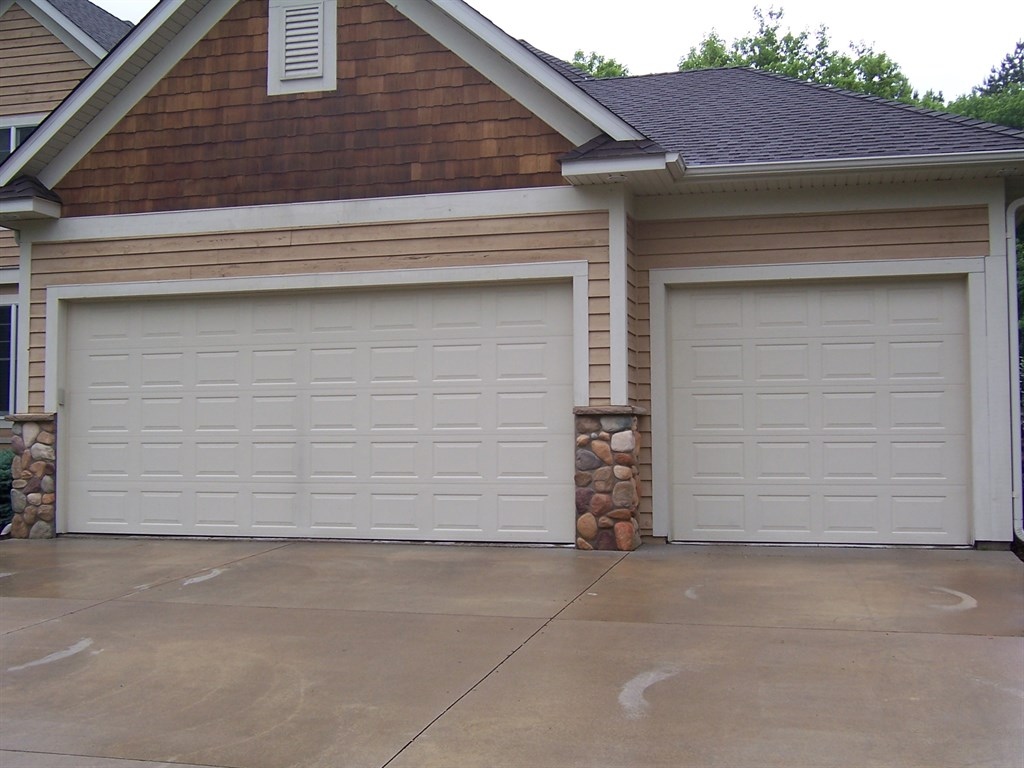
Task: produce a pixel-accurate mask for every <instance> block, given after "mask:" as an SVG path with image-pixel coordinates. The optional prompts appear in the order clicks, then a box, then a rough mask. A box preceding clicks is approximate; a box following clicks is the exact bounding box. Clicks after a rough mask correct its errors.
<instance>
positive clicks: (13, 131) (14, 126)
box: [0, 115, 46, 158]
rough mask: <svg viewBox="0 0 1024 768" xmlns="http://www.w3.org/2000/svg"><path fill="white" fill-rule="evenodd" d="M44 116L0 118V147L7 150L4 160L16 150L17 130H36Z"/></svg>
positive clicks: (17, 143)
mask: <svg viewBox="0 0 1024 768" xmlns="http://www.w3.org/2000/svg"><path fill="white" fill-rule="evenodd" d="M45 117H46V115H13V116H9V117H0V147H3V148H5V149H6V150H7V155H4V156H3V157H4V158H6V157H7V156H9V155H10V154H12V153H13V152H14V150H16V149H17V148H18V145H19V142H18V140H17V135H18V133H17V131H18V129H19V128H37V127H39V124H40V123H41V122H43V119H44V118H45Z"/></svg>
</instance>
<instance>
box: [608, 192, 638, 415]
mask: <svg viewBox="0 0 1024 768" xmlns="http://www.w3.org/2000/svg"><path fill="white" fill-rule="evenodd" d="M624 198H625V192H624V191H622V192H620V197H619V199H618V200H617V201H616V204H615V205H613V206H612V207H611V210H610V211H609V212H608V283H609V291H608V293H609V301H608V304H609V323H610V325H609V327H610V329H611V404H612V405H632V403H630V402H629V256H628V253H627V249H628V242H627V239H628V233H627V231H626V203H625V199H624Z"/></svg>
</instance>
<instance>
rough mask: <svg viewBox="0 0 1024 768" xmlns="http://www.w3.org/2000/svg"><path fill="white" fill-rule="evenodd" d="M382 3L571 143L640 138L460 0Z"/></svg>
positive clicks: (636, 132)
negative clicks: (605, 137)
mask: <svg viewBox="0 0 1024 768" xmlns="http://www.w3.org/2000/svg"><path fill="white" fill-rule="evenodd" d="M388 2H389V3H391V5H392V6H394V8H395V9H396V10H397V11H398V12H399V13H401V14H402V15H403V16H405V17H407V18H408V19H410V20H411V21H412V22H414V23H415V24H416V25H417V26H418V27H420V28H421V29H422V30H424V31H425V32H426V33H427V34H429V35H431V36H432V37H434V38H435V39H436V40H438V41H439V42H440V43H442V44H443V45H445V46H446V47H447V48H448V49H450V50H451V51H452V52H453V53H455V54H456V55H458V56H459V57H461V58H462V59H463V60H464V61H466V62H467V63H468V64H469V65H470V66H472V67H473V68H474V69H476V70H477V71H478V72H480V73H481V74H482V75H484V76H485V77H486V78H487V79H489V80H490V81H491V82H493V83H494V84H495V85H497V86H498V87H499V88H501V89H502V90H503V91H505V92H506V93H508V94H509V95H510V96H511V97H512V98H514V99H515V100H516V101H518V102H519V103H520V104H522V105H523V106H525V107H526V108H527V109H529V110H530V111H531V112H533V113H534V114H536V115H537V116H538V117H540V119H542V120H543V121H544V122H546V123H547V124H548V125H550V126H551V127H552V128H554V129H555V130H556V131H558V132H559V133H560V134H562V135H563V136H564V137H565V138H567V139H568V140H569V141H571V142H573V143H574V144H577V145H579V144H585V143H586V142H588V141H590V139H593V138H594V137H595V136H598V135H600V134H601V133H606V134H608V135H609V136H611V137H612V138H613V139H618V140H625V139H641V138H643V136H642V135H641V134H640V133H639V132H638V131H637V130H636V129H635V128H633V127H632V126H631V125H629V124H628V123H626V122H625V121H624V120H622V119H621V118H620V117H618V116H617V115H615V114H614V113H613V112H611V110H609V109H608V108H607V107H605V106H603V105H602V104H600V103H598V102H597V101H596V100H595V99H593V98H592V97H591V96H589V95H588V94H587V93H585V92H584V91H583V90H581V89H580V88H577V87H576V86H575V85H573V84H572V83H571V82H569V81H568V80H567V79H566V78H564V77H562V76H561V75H560V74H558V73H557V72H555V71H554V70H553V69H551V67H549V66H548V65H547V64H545V63H544V62H543V61H541V60H540V59H538V58H537V57H536V56H534V55H533V54H532V53H531V52H530V51H528V50H527V49H525V48H524V47H523V46H522V45H520V43H519V42H518V41H516V40H513V39H512V38H511V37H510V36H509V35H508V34H506V33H505V32H504V31H502V30H501V29H499V28H498V27H496V26H495V25H494V24H493V23H491V22H490V21H489V20H488V19H486V18H485V17H484V16H482V15H480V13H478V12H477V11H476V10H474V9H473V8H471V7H470V6H469V5H467V4H466V3H464V2H462V1H461V0H388Z"/></svg>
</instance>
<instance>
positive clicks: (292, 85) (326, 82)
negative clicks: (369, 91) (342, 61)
mask: <svg viewBox="0 0 1024 768" xmlns="http://www.w3.org/2000/svg"><path fill="white" fill-rule="evenodd" d="M303 10H308V11H310V12H312V13H316V14H319V20H320V29H319V59H318V61H317V62H316V66H315V67H312V68H311V70H312V71H311V72H310V73H308V74H303V73H299V74H291V73H289V72H287V69H286V65H285V58H286V52H287V51H286V48H287V41H286V36H285V26H286V23H287V18H288V17H289V16H290V15H292V14H295V13H296V12H300V11H303ZM337 87H338V3H337V0H270V18H269V40H268V49H267V93H268V94H269V95H270V96H280V95H284V94H291V93H314V92H317V91H333V90H336V89H337Z"/></svg>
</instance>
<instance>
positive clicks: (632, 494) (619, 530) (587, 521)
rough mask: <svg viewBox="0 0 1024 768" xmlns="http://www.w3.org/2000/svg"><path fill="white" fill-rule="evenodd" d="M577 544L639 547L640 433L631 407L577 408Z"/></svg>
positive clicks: (627, 549)
mask: <svg viewBox="0 0 1024 768" xmlns="http://www.w3.org/2000/svg"><path fill="white" fill-rule="evenodd" d="M573 413H574V414H575V415H576V546H577V547H578V548H579V549H601V550H613V551H619V552H632V551H633V550H634V549H636V548H637V547H639V546H640V522H639V520H638V519H637V507H638V506H639V504H640V495H641V494H640V468H639V463H640V462H639V456H640V431H639V429H638V428H637V417H638V416H643V415H644V414H646V413H647V412H646V411H645V410H644V409H643V408H634V407H632V406H604V407H597V408H576V409H574V411H573Z"/></svg>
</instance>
